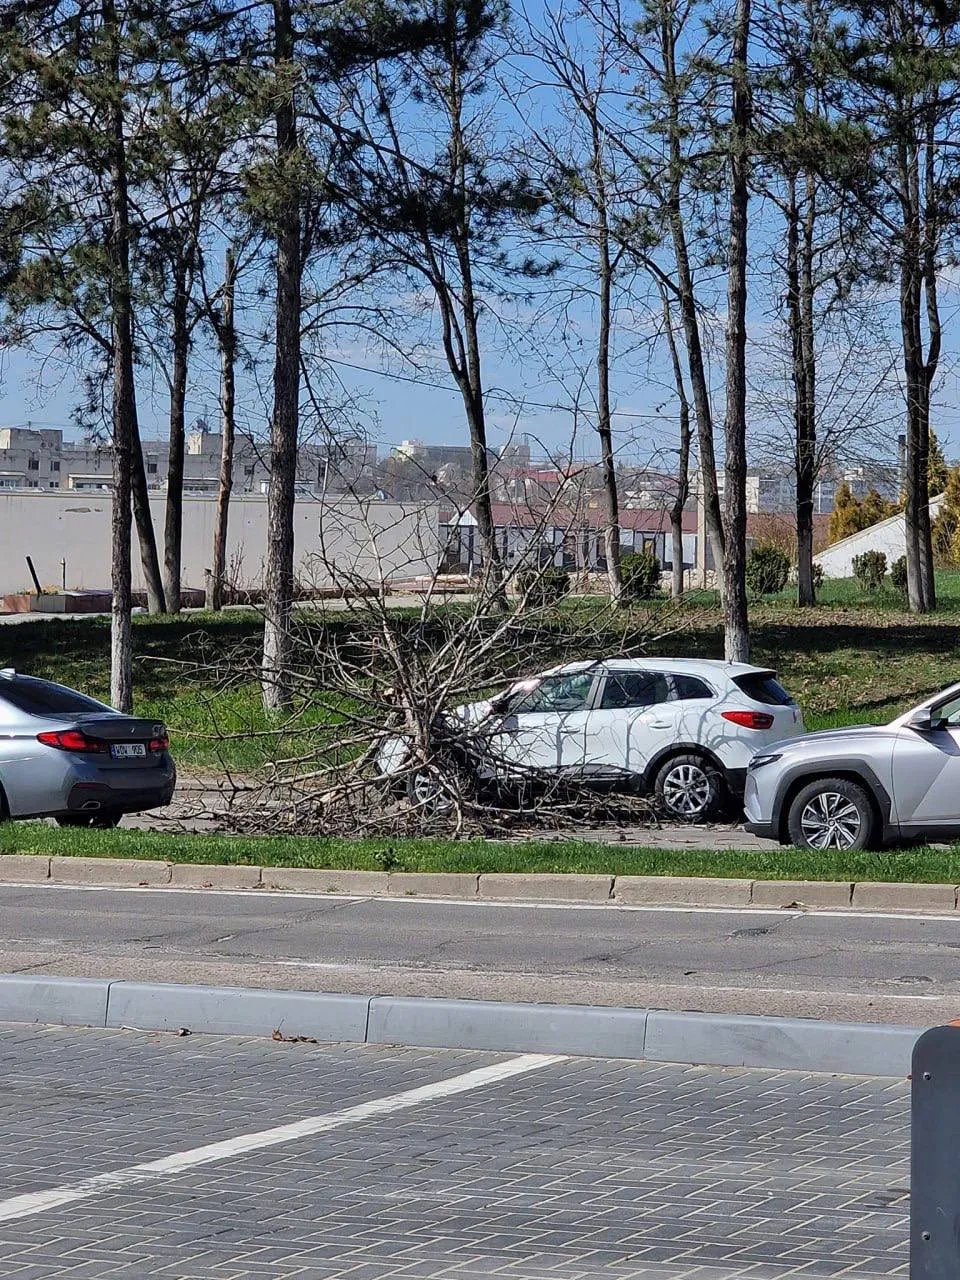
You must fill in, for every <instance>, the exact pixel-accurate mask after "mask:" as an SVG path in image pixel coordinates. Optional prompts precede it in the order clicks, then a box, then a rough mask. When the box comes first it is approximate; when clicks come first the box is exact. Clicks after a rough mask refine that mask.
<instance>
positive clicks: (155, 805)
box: [67, 780, 176, 813]
mask: <svg viewBox="0 0 960 1280" xmlns="http://www.w3.org/2000/svg"><path fill="white" fill-rule="evenodd" d="M175 785H176V781H175V780H173V781H169V782H165V783H164V785H163V786H159V787H158V786H150V787H143V786H140V787H124V788H123V789H122V790H120V789H118V788H116V787H107V786H104V785H103V784H102V783H99V782H78V783H76V784H75V785H74V786H73V787H71V789H70V794H69V795H68V797H67V812H68V813H105V812H108V811H109V812H111V813H142V812H143V810H144V809H160V808H162V807H163V806H164V805H167V804H169V803H170V801H171V800H172V799H173V792H174V787H175Z"/></svg>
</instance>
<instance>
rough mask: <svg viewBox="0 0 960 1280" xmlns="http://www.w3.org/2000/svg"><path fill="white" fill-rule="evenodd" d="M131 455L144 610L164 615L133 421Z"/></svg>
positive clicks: (143, 471)
mask: <svg viewBox="0 0 960 1280" xmlns="http://www.w3.org/2000/svg"><path fill="white" fill-rule="evenodd" d="M131 327H132V326H131ZM131 350H132V340H131ZM130 451H131V466H132V473H131V488H132V494H133V518H134V521H135V522H136V526H137V535H138V538H139V542H140V564H141V566H142V568H143V580H144V583H145V585H146V589H147V609H148V610H149V611H150V613H163V610H164V599H163V579H162V578H161V576H160V557H159V555H158V554H157V536H156V534H155V533H154V529H153V516H152V515H151V513H150V490H149V489H148V487H147V472H146V468H145V467H144V465H143V447H142V445H141V443H140V427H139V425H138V423H137V422H136V421H134V423H133V429H132V434H131V440H130Z"/></svg>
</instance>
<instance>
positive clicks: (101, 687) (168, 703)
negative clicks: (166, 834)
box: [0, 573, 960, 771]
mask: <svg viewBox="0 0 960 1280" xmlns="http://www.w3.org/2000/svg"><path fill="white" fill-rule="evenodd" d="M938 591H939V596H940V599H941V602H942V608H941V610H940V611H938V612H937V613H936V614H933V615H930V616H928V617H924V618H914V617H912V616H911V615H910V614H908V613H906V612H904V610H903V608H902V606H901V602H900V601H899V599H897V598H896V597H895V596H894V593H893V592H892V591H891V592H888V593H879V595H877V596H876V597H873V596H871V597H864V595H863V593H862V592H861V591H860V590H859V588H858V587H857V585H856V584H855V583H854V582H852V581H828V582H827V583H825V585H824V591H823V600H822V602H821V604H820V605H818V606H817V607H816V608H815V609H798V608H797V607H796V606H795V605H794V604H792V602H791V601H790V599H789V598H787V596H786V595H784V596H783V597H779V598H775V599H771V600H768V601H764V602H763V603H761V604H755V605H753V606H752V607H751V633H752V639H753V659H754V661H755V662H757V663H761V664H764V665H769V666H771V667H774V668H775V669H776V670H777V671H778V672H779V673H780V677H781V679H782V680H783V682H784V683H785V684H786V685H787V687H788V688H789V689H790V690H791V691H792V692H793V693H794V695H795V696H796V698H797V699H798V701H799V702H800V705H801V706H802V708H803V711H804V715H805V719H806V723H807V726H808V727H809V728H811V729H820V728H831V727H834V726H838V725H844V724H863V723H882V722H884V721H885V720H889V719H890V718H891V717H892V716H894V715H895V714H897V713H898V712H899V711H901V710H904V709H906V708H907V707H908V706H910V705H911V704H912V703H914V702H916V701H918V700H919V699H920V698H921V697H922V696H924V695H925V694H927V693H928V692H931V691H933V690H935V689H937V688H939V687H942V686H944V685H947V684H950V683H952V682H954V681H958V680H960V573H940V574H938ZM450 607H451V608H462V607H463V606H462V605H459V606H458V605H453V606H450ZM591 609H595V606H594V605H591V604H590V602H570V603H569V604H567V605H564V606H563V607H562V608H561V609H560V610H559V611H558V613H557V615H556V617H555V619H554V623H553V627H554V630H553V632H552V633H548V632H547V631H546V629H545V634H544V653H543V663H542V665H543V666H547V665H549V664H550V663H551V662H553V661H555V660H556V651H557V638H558V635H562V634H563V633H564V632H565V631H566V632H567V634H569V632H570V631H571V630H573V629H574V628H575V626H576V624H577V622H578V621H581V620H582V619H578V614H579V613H580V612H581V611H584V612H590V611H591ZM568 624H569V625H568ZM326 625H327V627H328V629H329V634H330V636H331V637H333V638H336V636H337V635H338V633H339V634H345V629H346V628H347V627H349V626H355V625H356V623H355V622H351V620H350V619H349V617H348V616H346V615H344V614H342V613H331V614H330V615H328V619H327V623H326ZM607 625H608V626H609V625H610V624H609V622H608V623H607ZM261 626H262V624H261V621H260V618H259V617H258V615H257V614H256V613H255V612H253V611H250V610H227V611H225V612H224V613H221V614H205V613H194V614H189V615H184V616H181V617H179V618H171V619H155V618H150V617H147V616H141V615H138V616H137V617H136V618H135V619H134V647H135V668H134V683H135V691H136V703H137V710H138V711H139V712H141V713H143V714H147V715H151V716H152V715H155V716H157V717H158V718H160V719H163V720H165V721H166V723H167V724H168V725H169V726H170V728H171V732H172V734H173V737H174V747H175V754H176V756H177V759H178V761H179V762H180V763H181V764H182V765H183V766H186V767H194V768H210V769H213V768H217V767H218V766H220V765H228V766H229V767H230V768H232V769H234V770H240V771H244V770H253V769H256V767H257V766H258V765H259V764H260V763H261V762H262V761H263V759H264V757H265V754H267V752H268V751H270V752H272V751H274V750H275V744H274V743H273V742H272V741H271V740H269V739H267V738H263V737H256V736H254V735H256V734H258V733H262V732H263V730H264V729H266V728H267V727H268V722H267V721H266V720H265V717H264V714H263V711H262V709H261V706H260V700H259V690H258V687H257V685H256V683H255V682H254V679H253V673H254V671H255V666H256V663H257V660H258V654H259V643H260V636H261ZM658 637H659V638H658ZM638 640H643V641H644V642H645V644H646V648H647V651H648V652H651V653H660V654H673V655H688V656H702V657H721V656H722V654H723V637H722V630H721V619H720V612H719V609H718V607H717V603H716V598H715V596H714V595H713V593H709V592H706V593H704V592H693V593H691V594H690V595H689V597H687V598H686V599H685V602H684V604H683V606H682V608H678V607H676V606H674V605H673V604H672V603H670V602H669V601H665V602H650V603H645V604H642V605H638V606H637V607H635V608H634V609H633V610H631V611H630V613H629V614H626V615H625V616H624V619H623V625H620V624H618V625H617V627H616V628H614V627H612V626H610V645H609V650H610V651H611V652H620V651H622V650H623V647H624V644H625V642H626V643H627V644H631V643H636V642H637V641H638ZM228 659H232V663H229V664H228V663H227V660H228ZM216 664H220V665H221V666H223V665H225V664H226V665H233V666H234V667H235V668H238V669H242V668H243V666H244V664H245V665H246V674H245V675H243V674H241V675H240V676H239V677H237V678H235V679H234V680H231V681H229V682H227V683H225V684H223V685H220V686H211V684H210V677H209V674H208V672H206V671H204V670H203V668H204V666H205V665H206V666H208V667H212V666H214V665H216ZM0 666H14V667H16V668H18V669H19V670H22V671H26V672H30V673H32V674H35V675H40V676H46V677H48V678H50V679H55V680H60V681H62V682H63V683H65V684H69V685H73V686H75V687H77V688H79V689H82V690H83V691H84V692H87V693H90V694H92V695H94V696H95V697H100V698H106V697H107V695H108V688H109V628H108V623H107V621H106V620H105V619H97V618H91V619H85V620H82V621H44V622H25V623H19V624H16V625H11V626H4V627H3V628H2V629H0ZM336 715H337V712H336V710H335V709H334V710H332V709H330V708H329V707H326V708H322V707H318V706H316V705H313V706H311V705H303V706H301V707H299V708H298V709H297V711H296V713H295V714H294V715H293V716H291V717H287V718H286V719H281V720H280V721H273V722H272V725H273V726H274V727H275V726H276V725H277V724H279V725H280V726H281V727H282V728H284V729H285V731H286V739H285V741H284V742H283V744H282V749H283V753H284V754H285V755H295V754H296V752H297V747H298V744H302V742H303V739H304V735H309V732H310V728H311V725H315V724H317V723H318V722H320V721H321V720H322V721H325V722H328V723H329V721H330V720H331V718H334V719H335V718H336ZM221 735H228V736H227V737H226V739H225V740H223V741H217V738H218V736H221Z"/></svg>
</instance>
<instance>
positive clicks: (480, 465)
mask: <svg viewBox="0 0 960 1280" xmlns="http://www.w3.org/2000/svg"><path fill="white" fill-rule="evenodd" d="M450 77H451V78H450V84H449V89H448V104H449V109H450V121H451V135H450V166H451V168H450V172H451V177H452V179H453V187H454V192H455V196H454V198H455V200H456V202H457V226H456V252H457V259H458V263H459V267H460V279H461V284H462V288H461V291H460V315H461V323H462V332H463V343H464V352H463V363H462V365H461V364H460V362H459V361H458V360H456V358H455V353H454V351H453V348H452V347H451V345H450V342H449V333H448V334H447V335H446V336H445V347H446V350H447V357H448V362H449V363H450V368H451V371H452V372H453V373H454V375H455V376H456V377H457V380H458V382H459V384H460V390H461V394H462V395H463V400H464V406H465V408H466V413H467V425H468V427H469V430H470V453H471V459H472V463H473V500H474V511H475V512H476V517H477V533H478V534H479V536H480V547H481V555H482V556H483V583H484V590H485V592H486V594H487V596H488V598H489V600H490V603H491V604H492V605H493V606H494V607H495V608H497V609H506V607H507V597H506V592H505V590H504V586H503V571H502V566H501V563H500V553H499V550H498V549H497V537H496V529H495V528H494V523H493V505H492V502H491V497H490V459H489V452H488V449H487V424H486V407H485V404H484V395H483V375H482V370H481V361H480V332H479V324H478V318H477V300H476V295H475V293H474V288H473V248H472V243H473V234H472V232H473V229H472V227H471V223H470V214H469V209H468V203H467V194H466V184H467V174H466V164H467V148H466V145H465V143H464V139H463V134H462V125H461V121H462V113H463V86H462V85H461V83H460V72H459V68H458V65H457V62H456V60H455V59H454V60H453V61H452V62H451V64H450ZM444 287H445V286H444ZM445 305H446V307H447V308H449V309H451V310H452V308H453V306H454V302H453V298H452V297H451V296H450V294H449V292H448V293H447V296H446V299H445ZM451 357H454V358H451ZM458 370H459V372H458Z"/></svg>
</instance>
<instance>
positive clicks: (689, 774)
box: [663, 764, 711, 818]
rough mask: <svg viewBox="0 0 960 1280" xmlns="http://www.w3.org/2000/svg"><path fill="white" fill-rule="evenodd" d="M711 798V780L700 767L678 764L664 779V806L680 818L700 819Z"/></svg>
mask: <svg viewBox="0 0 960 1280" xmlns="http://www.w3.org/2000/svg"><path fill="white" fill-rule="evenodd" d="M710 796H711V787H710V779H709V778H708V777H707V775H706V773H704V771H703V770H702V769H701V768H700V767H699V765H695V764H678V765H676V766H675V767H674V768H673V769H671V770H670V772H669V773H668V774H667V775H666V777H665V778H664V779H663V803H664V806H665V807H666V808H667V809H669V810H670V812H671V813H676V814H679V815H680V817H683V818H696V817H699V816H700V814H701V813H703V812H704V810H705V809H706V808H707V806H708V805H709V803H710Z"/></svg>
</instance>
